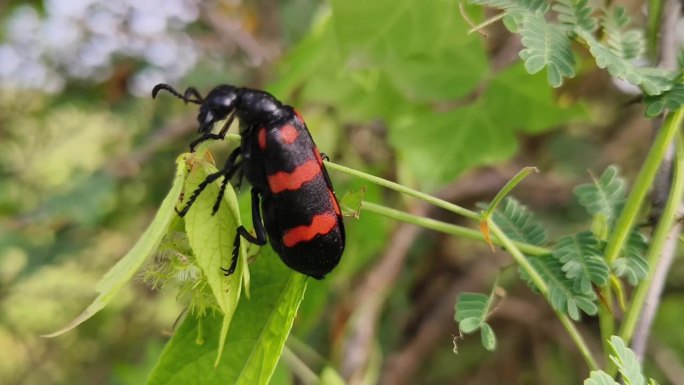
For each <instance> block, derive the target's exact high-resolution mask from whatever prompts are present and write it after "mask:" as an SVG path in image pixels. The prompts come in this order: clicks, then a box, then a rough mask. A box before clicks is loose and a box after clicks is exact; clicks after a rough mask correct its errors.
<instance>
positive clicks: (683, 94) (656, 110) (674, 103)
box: [644, 83, 684, 118]
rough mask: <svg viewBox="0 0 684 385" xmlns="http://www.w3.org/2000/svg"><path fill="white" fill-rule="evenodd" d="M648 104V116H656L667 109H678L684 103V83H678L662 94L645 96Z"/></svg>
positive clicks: (645, 101)
mask: <svg viewBox="0 0 684 385" xmlns="http://www.w3.org/2000/svg"><path fill="white" fill-rule="evenodd" d="M644 103H645V104H646V116H648V117H651V118H653V117H656V116H658V115H660V114H661V113H663V111H664V110H665V109H668V110H672V111H673V110H676V109H678V108H680V107H681V106H682V105H684V84H682V83H677V84H675V85H674V86H672V88H671V89H670V90H668V91H665V92H663V93H662V94H660V95H656V96H651V95H646V96H645V97H644Z"/></svg>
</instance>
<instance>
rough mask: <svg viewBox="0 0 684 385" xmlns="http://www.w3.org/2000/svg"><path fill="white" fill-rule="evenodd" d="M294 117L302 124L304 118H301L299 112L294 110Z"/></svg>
mask: <svg viewBox="0 0 684 385" xmlns="http://www.w3.org/2000/svg"><path fill="white" fill-rule="evenodd" d="M294 112H295V116H297V119H299V121H300V122H304V118H302V114H300V113H299V111H297V110H294Z"/></svg>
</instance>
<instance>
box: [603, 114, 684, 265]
mask: <svg viewBox="0 0 684 385" xmlns="http://www.w3.org/2000/svg"><path fill="white" fill-rule="evenodd" d="M682 117H684V109H679V110H676V111H675V112H673V113H670V114H669V115H668V117H667V119H666V120H665V122H664V123H663V126H662V127H661V129H660V130H659V132H658V136H656V139H655V141H654V142H653V146H652V147H651V150H650V151H649V153H648V156H647V157H646V161H645V162H644V165H643V166H642V168H641V171H639V175H638V176H637V178H636V180H635V181H634V186H633V188H632V191H631V192H630V194H629V197H628V198H627V202H626V203H625V208H624V209H623V210H622V213H620V217H619V218H618V220H617V222H616V224H615V230H613V233H612V234H611V235H610V238H609V239H608V244H607V245H606V252H605V255H604V257H605V259H606V262H607V263H608V265H610V264H611V263H613V262H614V261H615V259H617V257H618V255H619V254H620V251H621V250H622V247H623V246H624V244H625V241H626V240H627V237H628V236H629V233H630V231H631V230H632V227H634V222H635V220H636V218H637V215H638V214H639V209H640V208H641V205H642V204H643V202H644V198H646V194H647V193H648V191H649V189H650V188H651V185H652V184H653V179H654V178H655V175H656V173H657V172H658V166H659V165H660V162H661V161H662V159H663V156H664V155H665V152H666V151H667V147H668V146H669V145H670V142H671V141H672V138H673V137H674V135H675V133H676V132H677V129H678V128H679V126H680V124H681V121H682Z"/></svg>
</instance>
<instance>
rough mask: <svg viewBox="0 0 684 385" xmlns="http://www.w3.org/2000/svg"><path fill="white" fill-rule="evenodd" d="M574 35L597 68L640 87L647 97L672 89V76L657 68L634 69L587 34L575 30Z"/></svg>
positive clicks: (630, 64)
mask: <svg viewBox="0 0 684 385" xmlns="http://www.w3.org/2000/svg"><path fill="white" fill-rule="evenodd" d="M575 33H576V34H577V36H579V37H580V38H581V39H582V40H584V41H585V42H586V43H587V45H588V46H589V51H590V52H591V54H592V55H593V56H594V58H595V59H596V65H597V66H598V67H599V68H607V69H608V72H609V73H610V74H611V75H612V76H615V77H617V78H620V79H623V80H626V81H628V82H630V83H632V84H634V85H636V86H640V87H641V88H642V89H643V90H644V92H645V93H646V94H648V95H660V94H662V93H663V92H665V91H667V90H669V89H670V88H672V79H673V78H674V74H672V73H670V72H668V71H665V70H661V69H658V68H636V67H635V66H634V65H633V64H632V63H631V62H630V61H629V60H627V59H624V58H622V57H621V56H620V55H618V54H616V53H615V52H613V50H612V49H611V48H609V47H607V46H605V45H603V44H602V43H600V42H599V41H598V40H596V38H595V37H594V36H593V35H592V34H591V33H589V32H587V31H584V30H583V29H581V28H575Z"/></svg>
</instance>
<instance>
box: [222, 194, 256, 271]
mask: <svg viewBox="0 0 684 385" xmlns="http://www.w3.org/2000/svg"><path fill="white" fill-rule="evenodd" d="M260 193H261V192H260V191H259V189H257V188H252V224H253V226H254V231H255V232H256V236H254V235H252V234H250V233H249V231H247V229H246V228H245V226H242V225H241V226H240V227H238V228H237V233H236V234H235V242H234V243H233V259H232V260H231V261H230V267H229V268H228V269H224V268H221V270H223V273H224V275H226V276H229V275H231V274H233V272H235V267H236V266H237V260H238V254H239V253H240V237H242V238H245V239H246V240H247V242H251V243H254V244H257V245H259V246H263V245H265V244H266V229H265V228H264V220H263V219H262V218H261V209H260V207H261V206H260V204H259V194H260Z"/></svg>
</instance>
